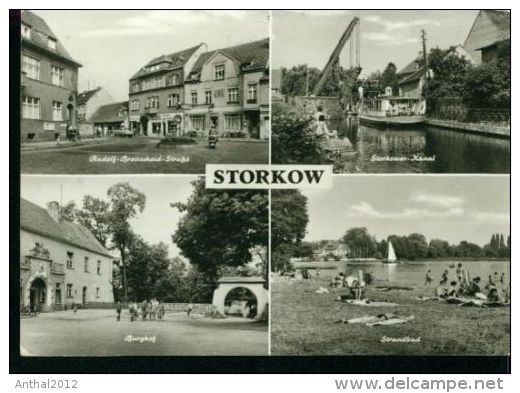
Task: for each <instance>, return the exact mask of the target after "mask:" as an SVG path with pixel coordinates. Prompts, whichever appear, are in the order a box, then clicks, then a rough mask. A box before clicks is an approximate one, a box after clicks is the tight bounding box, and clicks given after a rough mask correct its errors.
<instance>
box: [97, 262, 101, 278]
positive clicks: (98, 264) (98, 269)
mask: <svg viewBox="0 0 520 393" xmlns="http://www.w3.org/2000/svg"><path fill="white" fill-rule="evenodd" d="M96 271H97V275H98V276H101V261H97V268H96Z"/></svg>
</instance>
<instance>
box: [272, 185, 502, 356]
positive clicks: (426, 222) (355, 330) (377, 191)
mask: <svg viewBox="0 0 520 393" xmlns="http://www.w3.org/2000/svg"><path fill="white" fill-rule="evenodd" d="M509 195H510V194H509V176H506V175H496V176H469V175H457V176H442V175H438V176H435V175H433V176H421V175H411V176H374V175H359V176H336V177H335V178H334V182H333V186H332V188H330V189H323V190H304V191H299V190H273V191H272V202H271V203H272V206H271V211H272V223H271V225H272V235H271V236H272V238H271V254H272V262H271V280H270V282H271V291H272V293H271V304H272V305H271V353H272V354H273V355H297V356H316V355H412V356H413V355H417V356H424V355H430V356H436V355H439V356H446V355H454V356H455V355H456V356H468V355H479V356H496V355H507V354H508V353H510V288H511V273H510V272H511V263H510V253H511V237H510V228H509V225H510V196H509ZM289 206H291V207H292V208H291V209H289V208H288V207H289Z"/></svg>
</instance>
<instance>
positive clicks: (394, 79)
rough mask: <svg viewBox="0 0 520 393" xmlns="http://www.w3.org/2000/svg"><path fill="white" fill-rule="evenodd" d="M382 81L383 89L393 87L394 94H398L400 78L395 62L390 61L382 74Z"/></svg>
mask: <svg viewBox="0 0 520 393" xmlns="http://www.w3.org/2000/svg"><path fill="white" fill-rule="evenodd" d="M380 83H381V87H382V88H383V89H386V88H387V87H391V88H392V92H393V94H398V92H399V78H398V76H397V67H396V66H395V64H394V63H392V62H390V63H388V65H387V66H386V68H385V69H384V71H383V73H382V74H381V78H380Z"/></svg>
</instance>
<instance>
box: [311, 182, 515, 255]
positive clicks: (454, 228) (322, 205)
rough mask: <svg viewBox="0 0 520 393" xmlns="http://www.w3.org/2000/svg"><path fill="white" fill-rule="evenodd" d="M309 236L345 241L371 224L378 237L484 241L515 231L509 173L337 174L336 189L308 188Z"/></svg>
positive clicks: (378, 238) (316, 238) (370, 227)
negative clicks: (343, 238) (349, 233)
mask: <svg viewBox="0 0 520 393" xmlns="http://www.w3.org/2000/svg"><path fill="white" fill-rule="evenodd" d="M303 193H304V194H305V195H306V196H307V197H308V201H309V202H308V203H309V225H308V226H307V232H308V233H307V237H306V240H321V239H339V238H340V237H341V236H343V235H344V234H345V232H346V231H347V230H348V229H350V228H352V227H367V228H368V230H369V232H370V233H371V234H373V235H375V236H376V238H377V240H378V241H379V240H381V239H386V238H387V237H388V236H389V235H392V234H396V235H408V234H410V233H414V232H418V233H422V234H423V235H425V236H426V238H427V239H428V240H430V239H432V238H438V239H444V240H447V241H449V242H450V243H457V244H458V243H459V242H460V241H461V240H467V241H470V242H474V243H477V244H480V245H484V244H486V243H488V242H489V240H490V238H491V234H492V233H503V234H504V235H508V234H509V216H510V211H509V206H510V199H509V195H510V189H509V176H454V175H447V176H435V175H426V176H425V175H421V176H391V175H390V176H373V175H372V176H359V175H355V176H335V177H334V185H333V188H332V189H327V190H319V191H318V190H316V191H309V190H307V191H304V192H303Z"/></svg>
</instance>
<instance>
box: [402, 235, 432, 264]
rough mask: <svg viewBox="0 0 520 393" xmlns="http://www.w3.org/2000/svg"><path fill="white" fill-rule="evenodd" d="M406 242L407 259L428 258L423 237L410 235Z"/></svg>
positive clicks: (426, 244)
mask: <svg viewBox="0 0 520 393" xmlns="http://www.w3.org/2000/svg"><path fill="white" fill-rule="evenodd" d="M406 240H407V242H408V247H407V248H408V259H410V260H416V259H423V258H426V257H427V256H428V243H427V242H426V238H425V237H424V235H421V234H420V233H412V234H411V235H408V237H407V239H406Z"/></svg>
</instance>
